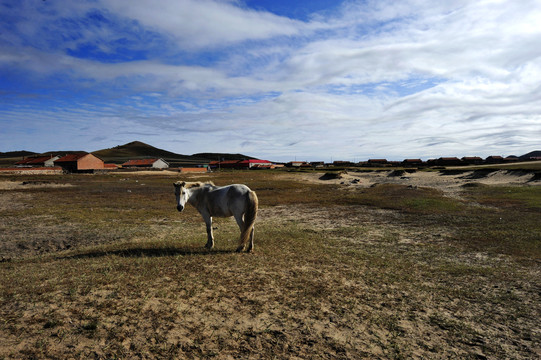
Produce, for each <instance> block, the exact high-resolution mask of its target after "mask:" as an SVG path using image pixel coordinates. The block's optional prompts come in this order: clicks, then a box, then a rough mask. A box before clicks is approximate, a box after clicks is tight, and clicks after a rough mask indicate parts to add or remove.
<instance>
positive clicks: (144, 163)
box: [122, 159, 169, 169]
mask: <svg viewBox="0 0 541 360" xmlns="http://www.w3.org/2000/svg"><path fill="white" fill-rule="evenodd" d="M122 167H125V168H126V167H128V168H130V167H131V168H153V169H167V168H168V167H169V163H168V162H167V161H165V160H163V159H136V160H129V161H126V162H125V163H124V164H122Z"/></svg>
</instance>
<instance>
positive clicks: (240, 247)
mask: <svg viewBox="0 0 541 360" xmlns="http://www.w3.org/2000/svg"><path fill="white" fill-rule="evenodd" d="M242 250H244V246H239V247H238V248H237V250H236V251H237V252H238V253H240V252H242Z"/></svg>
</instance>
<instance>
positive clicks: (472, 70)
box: [0, 0, 541, 160]
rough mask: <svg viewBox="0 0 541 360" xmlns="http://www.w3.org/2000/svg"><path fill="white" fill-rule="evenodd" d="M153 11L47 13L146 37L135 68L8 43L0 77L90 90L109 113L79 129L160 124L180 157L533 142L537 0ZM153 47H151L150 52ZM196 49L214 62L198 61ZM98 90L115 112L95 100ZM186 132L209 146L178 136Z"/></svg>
mask: <svg viewBox="0 0 541 360" xmlns="http://www.w3.org/2000/svg"><path fill="white" fill-rule="evenodd" d="M159 4H160V6H156V5H155V2H151V1H150V0H138V1H130V2H123V1H119V0H118V1H117V0H112V1H102V2H89V3H85V6H82V7H77V8H74V6H75V5H69V6H68V8H70V10H72V12H70V11H67V10H65V9H63V10H62V7H61V6H60V5H53V6H58V8H57V9H56V10H55V11H56V15H55V16H58V17H62V18H69V17H70V16H75V17H84V16H85V14H87V12H88V11H90V10H91V8H92V7H95V8H99V9H101V11H103V12H104V14H106V15H108V16H111V17H113V18H115V19H122V21H123V22H124V23H130V21H132V22H134V23H135V24H137V25H133V27H134V28H136V29H138V31H141V32H150V33H152V34H157V35H156V37H158V38H160V41H157V40H154V37H153V36H150V35H149V36H148V38H147V37H143V38H144V40H145V41H142V43H141V47H144V46H147V45H148V47H149V48H151V49H152V50H153V51H156V53H153V54H152V56H151V57H150V58H149V59H145V60H138V61H117V62H109V63H108V62H104V61H98V60H96V59H93V58H87V59H82V58H78V57H75V56H71V55H70V54H68V53H67V52H65V51H63V49H61V47H60V46H54V49H50V48H47V47H46V45H45V41H44V42H39V44H38V45H36V44H34V45H26V46H24V47H22V46H21V45H20V44H18V41H17V40H16V37H12V36H8V35H5V36H4V42H3V49H4V50H7V51H3V52H2V53H1V55H0V66H2V65H1V64H4V66H9V67H13V68H22V69H24V70H25V71H29V72H30V73H32V74H38V75H40V76H41V77H43V78H47V76H50V75H52V74H62V75H63V76H65V77H67V78H69V79H71V80H73V83H74V84H78V83H79V82H83V85H81V86H87V87H94V90H95V91H96V92H97V93H99V92H100V91H101V88H104V89H108V90H107V91H105V92H104V98H103V99H100V101H102V102H103V103H108V102H110V103H112V104H113V105H110V106H109V108H107V109H105V108H104V107H103V105H95V106H96V107H97V109H95V110H94V109H90V105H87V106H88V107H87V109H89V111H88V114H86V115H85V116H83V117H82V118H83V119H86V120H85V121H88V122H92V119H93V116H94V117H96V118H99V119H103V118H105V119H109V118H113V119H117V120H115V121H113V122H111V124H110V125H109V131H110V132H115V133H122V132H128V131H126V130H125V129H126V128H130V125H129V124H135V126H136V127H139V126H140V127H143V128H144V129H145V132H146V133H151V134H152V133H160V131H163V129H167V133H166V134H164V135H162V136H161V138H162V139H166V140H164V141H171V143H173V141H174V139H175V138H177V139H178V138H179V137H181V138H182V141H183V142H182V143H181V145H179V146H182V147H179V148H172V149H171V150H174V151H179V152H183V153H190V152H200V151H231V152H244V153H248V154H257V155H261V156H264V155H265V154H268V156H266V157H271V158H273V156H275V157H279V158H280V159H284V160H285V158H286V157H288V156H289V157H291V156H295V155H296V156H306V157H311V158H312V159H318V158H322V159H323V160H330V159H329V157H330V155H334V156H335V157H344V158H347V159H353V158H357V160H359V159H362V158H369V157H389V158H398V159H400V158H401V157H420V156H436V155H439V156H443V155H456V156H460V155H466V154H468V155H491V153H493V152H494V153H498V152H504V151H505V152H507V151H509V152H511V151H512V152H514V153H517V154H520V153H521V152H527V151H530V150H533V149H532V147H533V148H535V147H536V141H537V142H538V139H539V138H541V105H540V103H539V101H538V99H537V97H538V95H537V94H539V92H540V90H541V85H539V84H541V47H539V46H538V42H539V39H540V38H541V27H539V26H538V25H539V22H540V20H541V4H540V3H539V2H538V1H533V0H531V1H521V2H517V1H475V2H472V1H458V2H456V1H454V2H442V3H441V4H440V3H438V4H435V3H434V2H432V1H421V0H411V1H376V0H370V1H348V2H346V3H345V4H344V5H343V6H342V7H341V8H340V10H339V11H335V12H333V13H326V14H321V15H319V16H314V17H313V19H314V20H313V21H312V22H301V21H297V20H292V19H288V18H286V17H283V16H277V15H273V14H270V13H266V12H262V11H254V10H250V9H248V8H246V7H243V6H239V3H238V2H235V1H210V0H201V1H192V0H190V1H189V0H184V1H173V0H168V1H163V2H160V3H159ZM40 6H41V5H40ZM29 11H30V10H29ZM29 14H31V16H30V17H29V19H33V20H34V22H35V23H33V22H32V21H30V20H26V21H24V22H21V23H19V25H18V28H19V29H20V31H21V33H22V34H24V36H25V37H32V36H36V35H37V29H39V28H40V27H42V26H43V22H44V21H45V22H46V23H47V24H54V26H55V27H54V28H53V30H54V31H57V32H58V33H62V32H61V26H62V25H61V22H54V21H52V20H51V16H52V15H47V14H43V15H40V14H37V13H36V12H32V11H30V12H29ZM70 14H72V15H70ZM73 14H74V15H73ZM127 29H132V28H131V27H127V26H124V27H122V28H115V27H113V26H109V27H103V28H101V30H100V31H101V32H100V31H98V32H97V33H92V32H91V31H88V29H84V28H83V29H81V31H80V32H79V33H78V36H80V38H78V39H75V40H70V41H68V43H67V44H64V45H65V46H70V47H71V48H76V47H77V46H79V45H80V44H81V43H85V42H90V43H93V44H96V46H103V49H102V51H104V52H108V51H112V52H114V51H115V49H114V47H112V45H111V42H107V41H105V40H107V39H110V38H114V39H117V38H122V36H123V35H124V33H123V31H128V30H127ZM132 35H133V34H131V33H130V34H127V35H126V36H128V37H129V36H132ZM54 36H55V35H54V34H46V36H45V38H46V39H50V38H51V37H54ZM148 39H150V40H149V41H150V43H147V42H146V41H147V40H148ZM164 39H165V40H164ZM36 41H38V40H36ZM154 41H156V42H154ZM21 43H23V42H22V41H21ZM0 44H2V43H0ZM130 44H131V43H130ZM134 44H137V42H134ZM159 45H163V46H166V47H167V48H166V49H164V50H163V53H162V52H160V51H159ZM130 46H133V45H130ZM135 50H138V49H137V48H135ZM141 50H144V49H141ZM201 51H202V52H203V55H202V57H212V56H215V57H216V58H217V59H214V60H210V61H203V60H201V59H200V58H199V56H200V55H201V53H200V52H201ZM209 52H210V54H209ZM176 53H182V54H184V55H179V57H182V56H187V57H188V58H189V60H190V61H185V59H180V58H176V57H175V56H172V54H176ZM185 54H188V55H185ZM6 64H7V65H6ZM75 86H77V85H75ZM111 92H114V93H115V96H116V97H115V99H118V98H122V99H124V100H123V101H124V103H122V105H119V104H115V103H114V102H115V101H117V100H110V99H108V97H109V96H110V94H111ZM125 99H130V100H125ZM0 111H1V109H0ZM70 111H71V110H66V112H65V113H63V116H65V117H66V118H69V116H70ZM26 115H28V113H26ZM9 116H12V118H13V119H14V118H15V116H16V114H11V113H10V115H9ZM36 116H40V115H39V114H38V112H36ZM43 116H45V115H43ZM48 116H52V115H46V116H45V117H48ZM105 122H106V121H105ZM199 129H203V131H207V132H209V133H211V134H212V136H213V138H215V139H218V141H213V142H209V141H207V140H205V139H203V140H202V139H201V137H199V136H194V137H189V136H187V137H186V138H185V137H184V136H186V134H190V133H194V132H198V131H199ZM132 133H133V132H132ZM94 138H96V139H97V138H98V137H97V136H94ZM167 139H169V140H167ZM224 144H227V145H224ZM224 146H227V149H224V148H223V147H224ZM275 157H274V158H275ZM335 159H336V158H335Z"/></svg>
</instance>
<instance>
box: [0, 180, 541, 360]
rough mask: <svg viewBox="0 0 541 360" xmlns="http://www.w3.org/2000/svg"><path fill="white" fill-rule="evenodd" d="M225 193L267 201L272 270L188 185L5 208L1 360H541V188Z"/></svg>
mask: <svg viewBox="0 0 541 360" xmlns="http://www.w3.org/2000/svg"><path fill="white" fill-rule="evenodd" d="M194 176H195V175H194ZM194 178H195V177H193V178H192V179H194ZM210 178H211V180H212V181H214V182H215V183H216V184H220V185H222V184H226V183H237V182H239V183H246V184H247V185H249V186H250V187H251V188H252V189H253V190H255V191H256V192H257V193H258V197H259V199H260V207H261V208H260V214H259V218H258V221H257V222H256V228H255V229H256V230H255V234H256V237H255V240H256V241H255V253H254V254H237V253H235V252H234V249H235V245H236V241H237V237H238V228H237V227H236V224H235V223H234V221H233V220H231V219H217V221H216V226H217V229H216V230H215V237H216V245H217V249H216V250H214V251H210V252H209V251H206V250H205V249H204V247H203V246H204V244H205V241H206V234H205V227H204V224H203V222H202V220H201V218H200V216H199V214H198V213H197V212H196V211H195V210H194V209H191V208H188V209H187V211H186V212H185V213H182V214H179V213H177V212H176V210H175V204H174V196H173V186H172V183H173V181H174V180H176V177H175V176H151V177H144V176H137V177H127V176H126V175H118V176H117V175H99V176H76V175H72V176H58V177H46V180H47V181H52V182H54V183H55V184H70V185H71V186H69V187H68V186H65V187H61V186H56V187H40V188H23V189H19V188H16V189H9V190H0V218H1V219H2V220H1V222H0V241H1V247H0V249H1V251H2V253H1V254H0V258H2V259H3V260H4V261H3V262H2V263H0V318H1V319H2V322H1V323H0V358H6V359H20V358H27V359H34V358H121V359H122V358H124V359H132V358H149V359H152V358H188V359H190V358H193V359H195V358H216V359H233V358H254V359H255V358H282V359H290V358H303V359H304V358H314V359H319V358H322V359H323V358H324V359H331V358H332V359H340V358H343V359H350V358H385V359H387V358H389V359H400V358H404V359H405V358H466V359H468V358H470V359H480V358H489V359H490V358H494V359H496V358H514V359H531V358H536V357H539V355H541V354H540V335H541V329H540V324H539V321H538V319H539V318H540V315H541V314H540V308H541V307H540V305H541V304H540V300H539V291H540V289H541V282H540V280H539V279H540V276H539V275H540V274H539V259H540V254H541V251H540V242H541V241H540V238H539V234H540V233H541V229H540V225H539V222H538V218H539V213H540V209H541V202H540V199H541V193H540V192H539V187H520V188H517V187H512V188H500V187H490V186H487V187H483V186H472V187H469V188H467V189H464V191H462V192H461V193H460V196H459V197H447V196H445V194H444V193H443V192H441V191H440V190H435V189H425V188H408V187H407V186H402V185H397V184H394V185H392V184H391V185H381V186H376V187H373V188H370V187H362V188H361V187H359V188H350V187H345V186H341V185H339V184H333V185H326V184H322V183H316V182H308V181H306V180H304V179H301V178H298V179H296V178H294V177H293V178H292V177H291V175H287V176H285V175H284V174H282V173H279V172H265V171H262V172H225V173H218V174H212V175H210ZM205 179H208V178H205ZM5 180H9V181H16V182H18V181H21V182H22V181H23V180H44V179H40V178H36V177H32V178H31V179H24V178H21V177H10V178H6V179H5ZM44 181H45V180H44ZM517 189H520V190H517ZM511 190H515V191H511Z"/></svg>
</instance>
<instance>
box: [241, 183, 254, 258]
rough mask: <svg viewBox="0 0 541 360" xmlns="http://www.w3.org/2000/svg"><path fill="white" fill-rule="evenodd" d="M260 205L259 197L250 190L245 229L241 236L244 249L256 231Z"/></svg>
mask: <svg viewBox="0 0 541 360" xmlns="http://www.w3.org/2000/svg"><path fill="white" fill-rule="evenodd" d="M258 204H259V200H258V198H257V195H256V194H255V192H254V191H251V190H250V192H249V193H248V204H247V206H246V211H245V212H244V229H242V233H241V234H240V242H241V244H242V245H241V246H242V247H243V248H244V247H246V244H248V241H249V240H250V234H251V233H252V230H253V229H254V224H255V218H256V217H257V207H258ZM248 250H251V248H248Z"/></svg>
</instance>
